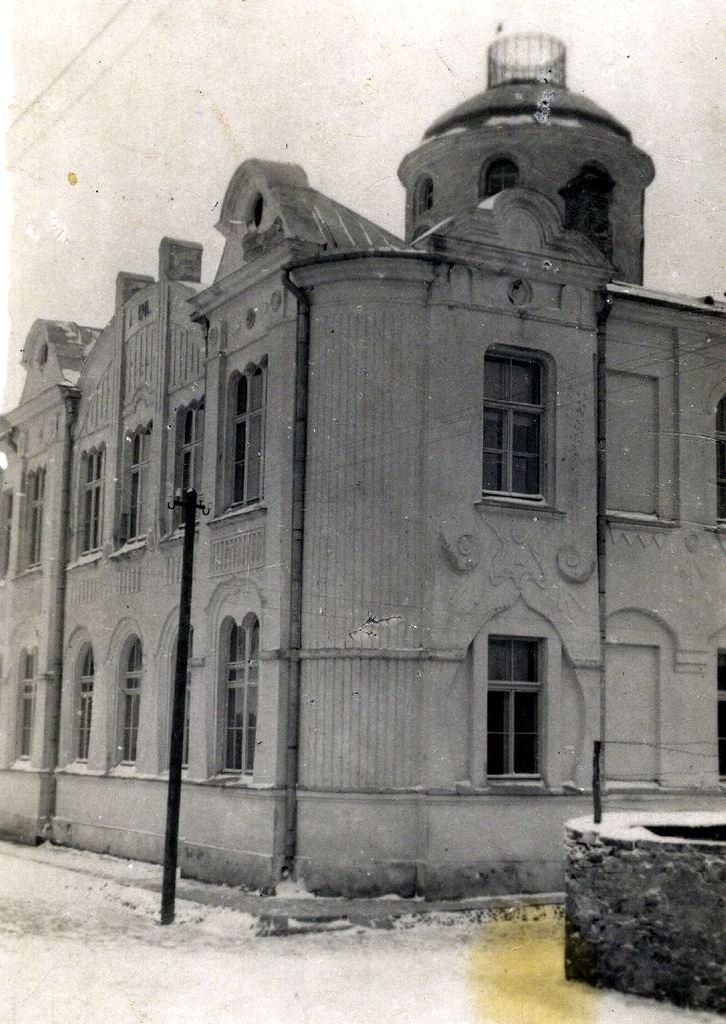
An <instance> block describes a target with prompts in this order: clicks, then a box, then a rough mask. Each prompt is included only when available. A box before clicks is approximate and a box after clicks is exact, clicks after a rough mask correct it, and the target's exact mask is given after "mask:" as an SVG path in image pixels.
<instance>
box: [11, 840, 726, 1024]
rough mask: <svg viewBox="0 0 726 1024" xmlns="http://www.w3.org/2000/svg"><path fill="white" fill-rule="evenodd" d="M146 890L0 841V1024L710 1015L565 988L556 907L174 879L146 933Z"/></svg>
mask: <svg viewBox="0 0 726 1024" xmlns="http://www.w3.org/2000/svg"><path fill="white" fill-rule="evenodd" d="M160 883H161V868H160V867H159V866H158V865H152V864H143V863H139V862H136V861H125V860H120V859H116V858H112V857H104V856H100V855H97V854H92V853H86V852H82V851H75V850H68V849H62V848H59V847H55V848H54V847H48V846H42V847H38V848H32V847H21V846H14V845H11V844H8V843H2V842H0V1021H2V1024H38V1022H39V1021H43V1022H49V1024H99V1022H102V1021H103V1022H107V1024H208V1022H209V1021H210V1020H211V1021H214V1024H240V1022H242V1021H243V1022H244V1024H279V1022H281V1021H284V1022H286V1024H371V1022H375V1024H684V1022H688V1024H716V1022H717V1021H718V1020H719V1019H720V1018H718V1017H717V1016H715V1015H713V1014H707V1013H693V1012H689V1011H687V1010H683V1009H679V1008H677V1007H674V1006H670V1005H667V1004H656V1003H654V1002H653V1001H652V1000H647V999H639V998H637V997H635V996H626V995H621V994H619V993H615V992H603V991H598V990H595V989H591V988H589V987H588V986H585V985H581V984H577V983H572V982H566V981H565V980H564V977H563V969H562V966H563V922H562V908H561V907H560V906H557V905H555V906H544V907H542V906H540V907H532V906H527V905H520V906H512V901H511V899H509V898H508V897H507V898H506V900H505V901H504V902H505V903H506V905H505V906H502V905H501V901H480V900H476V901H466V902H464V901H462V902H460V903H456V904H451V903H440V904H430V903H424V902H423V901H421V900H392V899H380V900H369V901H368V900H318V899H317V898H315V897H308V898H304V897H302V896H301V895H299V894H295V893H294V891H292V892H291V891H289V890H288V892H286V893H284V894H283V895H281V896H277V897H263V896H255V895H251V894H248V893H241V892H238V891H237V890H234V889H231V888H226V887H224V886H214V885H203V884H201V883H198V882H191V881H188V880H182V881H181V882H180V884H179V899H178V901H177V914H176V919H175V922H174V924H173V925H171V926H170V927H161V926H160V924H159V909H160ZM493 903H496V905H493ZM359 915H360V916H359ZM262 936H267V937H262Z"/></svg>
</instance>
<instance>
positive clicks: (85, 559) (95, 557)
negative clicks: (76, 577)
mask: <svg viewBox="0 0 726 1024" xmlns="http://www.w3.org/2000/svg"><path fill="white" fill-rule="evenodd" d="M102 557H103V552H102V551H100V550H99V551H89V552H88V553H87V554H85V555H81V556H80V558H76V560H75V561H74V562H69V563H68V565H67V566H66V570H67V571H68V572H70V570H71V569H78V568H80V566H82V565H93V564H94V563H95V562H99V561H100V560H101V558H102Z"/></svg>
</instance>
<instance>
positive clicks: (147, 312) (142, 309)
mask: <svg viewBox="0 0 726 1024" xmlns="http://www.w3.org/2000/svg"><path fill="white" fill-rule="evenodd" d="M147 316H151V306H150V305H149V300H148V299H145V300H144V301H143V302H142V303H141V305H140V306H139V320H145V319H146V317H147Z"/></svg>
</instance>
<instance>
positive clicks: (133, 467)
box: [119, 424, 152, 543]
mask: <svg viewBox="0 0 726 1024" xmlns="http://www.w3.org/2000/svg"><path fill="white" fill-rule="evenodd" d="M151 427H152V425H151V424H149V425H148V426H146V427H139V428H138V430H136V431H135V432H134V433H133V434H127V435H126V443H127V444H128V445H129V448H128V450H127V456H126V457H127V460H128V461H127V475H126V488H125V493H124V499H125V500H124V507H125V512H124V513H122V518H121V526H120V530H119V534H120V536H119V540H120V541H121V543H125V542H126V541H129V540H135V539H136V538H137V537H141V536H142V535H143V533H144V523H145V517H144V515H143V512H144V502H145V500H146V497H145V493H144V492H145V490H146V476H147V466H148V461H149V448H150V443H151Z"/></svg>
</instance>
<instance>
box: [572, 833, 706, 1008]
mask: <svg viewBox="0 0 726 1024" xmlns="http://www.w3.org/2000/svg"><path fill="white" fill-rule="evenodd" d="M723 824H724V816H723V815H718V814H709V815H704V814H688V813H683V814H612V815H606V816H605V821H604V822H603V823H602V824H600V825H594V824H593V823H592V820H591V819H587V818H580V819H577V820H575V821H571V822H569V823H568V825H567V840H566V844H567V867H566V880H565V935H566V939H565V975H566V977H567V978H569V979H572V980H579V981H585V982H588V983H590V984H592V985H603V986H605V987H606V988H614V989H618V990H619V991H621V992H631V993H634V994H636V995H641V996H651V997H653V998H655V999H667V1000H669V1001H670V1002H672V1003H675V1004H676V1005H678V1006H689V1007H693V1008H702V1009H712V1010H716V1011H719V1012H721V1013H724V1012H726V966H725V965H726V929H725V928H724V920H725V919H726V917H725V915H724V907H725V906H726V842H723V841H719V838H713V837H720V836H721V835H722V834H723V833H722V832H720V831H719V828H720V827H721V828H722V827H723ZM649 825H652V826H653V828H654V829H657V832H655V831H653V832H651V831H649V829H648V826H649ZM704 829H705V830H706V831H705V832H704ZM664 833H666V834H664ZM694 835H701V836H703V835H705V836H707V837H708V838H692V837H693V836H694ZM684 837H689V838H684Z"/></svg>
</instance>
